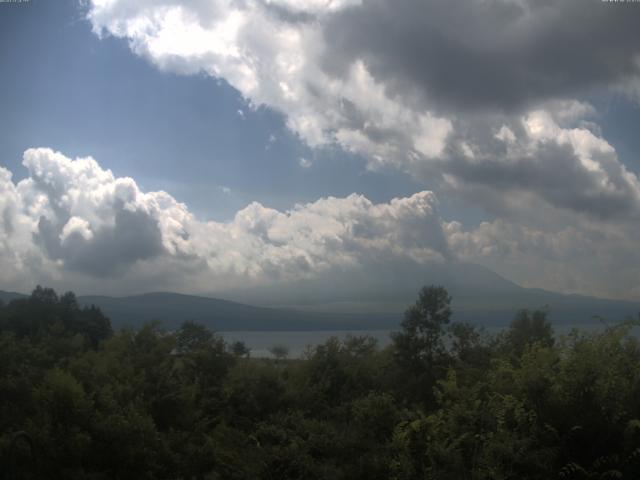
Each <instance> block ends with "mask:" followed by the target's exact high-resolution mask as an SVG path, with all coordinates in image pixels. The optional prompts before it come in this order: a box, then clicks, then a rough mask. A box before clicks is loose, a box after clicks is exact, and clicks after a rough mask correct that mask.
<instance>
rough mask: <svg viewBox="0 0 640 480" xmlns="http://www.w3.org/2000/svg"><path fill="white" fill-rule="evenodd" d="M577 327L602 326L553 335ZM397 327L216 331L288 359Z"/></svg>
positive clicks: (259, 352)
mask: <svg viewBox="0 0 640 480" xmlns="http://www.w3.org/2000/svg"><path fill="white" fill-rule="evenodd" d="M574 328H578V329H580V330H583V331H585V332H586V331H594V330H601V329H603V328H604V326H603V325H602V324H600V323H583V324H569V325H553V329H554V331H555V334H556V336H561V335H566V334H568V333H569V332H570V331H571V330H572V329H574ZM503 329H504V327H496V326H485V327H484V331H485V332H486V333H488V334H490V335H493V334H496V333H498V332H500V331H501V330H503ZM398 330H399V329H397V330H352V331H346V330H334V331H331V330H328V331H290V332H287V331H285V332H277V331H276V332H274V331H268V332H256V331H247V332H245V331H237V332H217V333H218V334H219V335H221V336H222V337H223V338H224V339H225V341H227V342H228V343H230V342H234V341H237V340H240V341H242V342H244V343H245V344H246V345H247V347H249V348H250V349H251V356H252V357H257V358H270V357H272V356H273V355H271V353H270V352H269V349H270V348H271V347H273V346H276V345H278V346H284V347H286V348H288V349H289V358H301V357H302V355H303V354H304V352H305V350H307V348H309V347H310V346H311V347H314V346H317V345H321V344H323V343H325V342H326V341H327V340H328V339H329V338H331V337H338V338H339V339H344V338H345V337H347V336H348V335H353V336H364V335H368V336H371V337H373V338H375V339H376V340H377V341H378V348H384V347H386V346H387V345H389V344H390V343H391V337H390V334H391V332H394V331H398ZM633 333H634V334H635V335H637V336H640V329H638V328H636V329H634V332H633Z"/></svg>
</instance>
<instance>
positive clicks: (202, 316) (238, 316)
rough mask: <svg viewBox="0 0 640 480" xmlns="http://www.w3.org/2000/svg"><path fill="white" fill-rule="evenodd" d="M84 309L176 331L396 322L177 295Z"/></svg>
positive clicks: (119, 321)
mask: <svg viewBox="0 0 640 480" xmlns="http://www.w3.org/2000/svg"><path fill="white" fill-rule="evenodd" d="M78 300H79V302H80V303H81V304H83V305H91V304H93V305H96V306H98V307H100V308H101V309H102V311H103V312H104V313H105V314H106V315H107V316H108V317H109V318H111V321H112V323H113V325H114V326H115V327H119V326H124V325H129V326H137V325H140V324H142V323H143V322H147V321H152V320H160V321H161V322H163V324H164V325H165V326H166V327H168V328H175V327H177V326H179V325H180V324H181V323H182V322H184V321H185V320H193V321H196V322H198V323H202V324H204V325H207V326H209V327H211V328H213V329H214V330H218V331H230V330H340V329H376V328H388V327H389V326H390V325H394V324H397V321H398V318H399V316H398V315H396V316H392V315H389V314H386V315H379V314H370V315H369V314H351V313H322V312H305V311H297V310H291V309H275V308H262V307H254V306H251V305H245V304H242V303H237V302H230V301H227V300H220V299H216V298H208V297H198V296H194V295H181V294H177V293H165V292H158V293H148V294H144V295H134V296H129V297H105V296H81V297H79V298H78Z"/></svg>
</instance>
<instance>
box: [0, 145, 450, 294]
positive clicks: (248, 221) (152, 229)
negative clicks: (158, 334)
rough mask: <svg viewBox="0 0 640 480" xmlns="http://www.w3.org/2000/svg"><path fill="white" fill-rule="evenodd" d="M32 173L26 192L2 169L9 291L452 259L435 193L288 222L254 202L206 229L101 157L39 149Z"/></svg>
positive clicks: (283, 276) (316, 205)
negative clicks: (105, 165) (23, 286)
mask: <svg viewBox="0 0 640 480" xmlns="http://www.w3.org/2000/svg"><path fill="white" fill-rule="evenodd" d="M23 163H24V165H25V166H26V167H27V168H28V170H29V177H28V178H26V179H24V180H21V181H20V182H18V183H17V184H14V183H13V182H12V180H11V175H10V173H9V172H8V171H7V170H5V169H0V180H1V183H0V188H1V189H2V193H3V195H2V196H1V197H0V198H1V199H2V200H0V202H2V203H0V207H2V212H4V213H3V220H2V230H0V234H1V236H0V239H1V240H2V243H3V246H4V247H5V248H3V254H2V255H1V256H0V257H1V258H0V262H2V264H6V265H11V269H5V270H4V271H3V274H2V276H1V277H0V281H1V282H2V284H3V285H4V286H6V285H11V284H12V282H13V281H14V280H15V278H14V277H15V276H16V275H19V274H21V275H22V276H23V278H24V281H25V282H27V281H31V282H34V283H36V282H39V281H41V280H40V279H42V278H47V279H51V278H58V279H60V278H62V277H65V278H69V279H75V280H70V282H71V283H73V282H74V281H75V282H77V285H79V286H80V288H81V289H83V288H86V287H87V285H91V282H95V284H96V285H99V282H103V283H104V284H109V283H110V282H117V283H119V284H120V289H124V290H125V291H126V289H128V288H132V286H133V285H135V284H136V283H138V282H140V281H141V279H143V278H144V279H145V282H148V283H145V284H144V285H138V286H137V287H133V288H136V289H137V290H151V289H153V288H157V287H158V286H160V285H165V284H167V283H168V284H171V287H172V288H173V289H184V288H188V287H195V288H200V289H201V288H202V286H201V285H202V284H200V286H198V285H197V284H198V283H200V282H204V283H205V284H207V285H208V286H209V287H210V288H215V287H218V288H220V287H222V286H224V287H228V286H229V285H231V284H233V283H234V282H235V283H238V284H246V283H248V284H253V283H260V282H267V281H269V282H272V281H278V280H293V279H296V278H311V277H314V276H316V275H318V274H319V273H321V272H324V271H327V270H330V269H348V268H351V267H353V266H357V265H361V264H363V263H367V262H369V261H371V259H375V258H376V257H378V256H383V257H389V258H404V259H410V261H412V262H418V263H424V262H430V261H442V260H443V259H445V258H446V257H448V255H449V252H448V248H447V245H446V240H445V239H444V236H443V233H442V228H441V223H440V218H439V216H438V214H437V207H436V204H437V202H436V199H435V196H434V195H433V194H432V193H431V192H421V193H417V194H415V195H413V196H411V197H408V198H399V199H394V200H392V201H391V202H390V203H387V204H378V205H376V204H373V203H371V202H370V201H369V200H367V199H366V198H365V197H363V196H361V195H356V194H353V195H350V196H349V197H346V198H333V197H329V198H323V199H320V200H317V201H316V202H313V203H309V204H301V205H296V206H295V207H294V208H293V209H291V210H290V211H287V212H280V211H277V210H274V209H270V208H267V207H264V206H263V205H261V204H259V203H256V202H254V203H252V204H250V205H248V206H247V207H246V208H244V209H242V210H240V211H239V212H238V213H237V214H236V216H235V218H234V219H233V221H231V222H228V223H218V222H201V221H199V220H197V219H196V218H195V217H194V216H193V215H192V214H191V213H190V212H189V210H188V209H187V207H186V206H185V205H184V204H181V203H179V202H177V201H176V200H175V199H174V198H173V197H171V196H170V195H169V194H167V193H165V192H146V193H145V192H143V191H141V190H140V189H139V187H138V186H137V184H136V182H135V181H134V180H133V179H131V178H117V177H115V176H114V175H113V174H112V173H111V171H109V170H104V169H102V168H101V167H100V166H99V165H98V163H97V162H96V161H95V160H94V159H92V158H91V157H87V158H78V159H75V160H72V159H70V158H67V157H65V156H64V155H63V154H61V153H59V152H54V151H52V150H50V149H46V148H39V149H29V150H27V151H26V152H25V154H24V161H23ZM34 265H37V268H36V267H34ZM185 281H186V282H188V284H184V283H183V282H185ZM87 282H88V283H87ZM23 283H24V282H23ZM77 285H76V286H77Z"/></svg>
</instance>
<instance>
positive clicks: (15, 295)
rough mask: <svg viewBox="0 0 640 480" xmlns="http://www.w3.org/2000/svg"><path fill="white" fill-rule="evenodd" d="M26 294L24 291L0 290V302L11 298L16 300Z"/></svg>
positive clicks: (6, 301)
mask: <svg viewBox="0 0 640 480" xmlns="http://www.w3.org/2000/svg"><path fill="white" fill-rule="evenodd" d="M24 297H26V295H25V294H24V293H17V292H3V291H2V290H0V302H2V303H5V304H6V303H9V302H10V301H11V300H16V299H18V298H24Z"/></svg>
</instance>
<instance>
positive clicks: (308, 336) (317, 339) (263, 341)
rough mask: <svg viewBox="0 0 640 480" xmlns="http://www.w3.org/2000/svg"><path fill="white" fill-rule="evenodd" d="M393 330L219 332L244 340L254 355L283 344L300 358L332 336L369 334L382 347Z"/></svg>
mask: <svg viewBox="0 0 640 480" xmlns="http://www.w3.org/2000/svg"><path fill="white" fill-rule="evenodd" d="M390 333H391V330H366V331H362V330H360V331H344V330H340V331H322V332H219V334H220V335H222V336H223V337H224V339H225V340H226V341H227V342H233V341H236V340H241V341H243V342H244V343H245V344H246V345H247V347H249V348H250V349H251V356H252V357H271V356H272V355H271V354H270V353H269V349H270V348H271V347H273V346H274V345H282V346H285V347H287V348H288V349H289V358H300V357H301V356H302V354H303V353H304V351H305V349H306V348H307V347H308V346H316V345H320V344H322V343H324V342H326V341H327V340H328V339H329V338H330V337H338V338H340V339H343V338H345V337H346V336H347V335H353V336H362V335H369V336H371V337H373V338H375V339H376V340H378V347H380V348H382V347H385V346H387V345H389V343H390V342H391V338H390V337H389V334H390Z"/></svg>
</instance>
